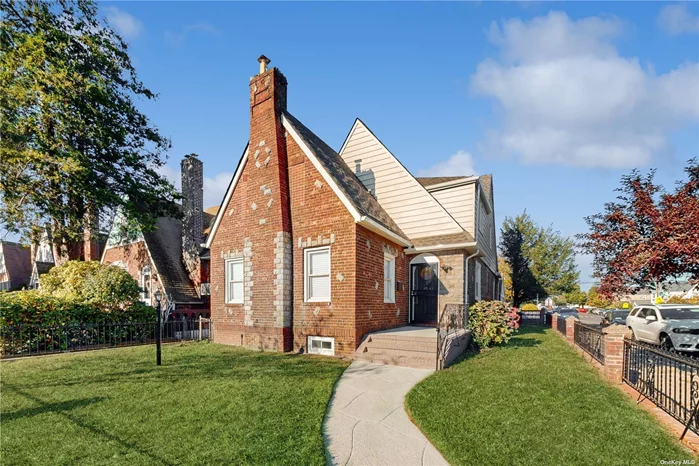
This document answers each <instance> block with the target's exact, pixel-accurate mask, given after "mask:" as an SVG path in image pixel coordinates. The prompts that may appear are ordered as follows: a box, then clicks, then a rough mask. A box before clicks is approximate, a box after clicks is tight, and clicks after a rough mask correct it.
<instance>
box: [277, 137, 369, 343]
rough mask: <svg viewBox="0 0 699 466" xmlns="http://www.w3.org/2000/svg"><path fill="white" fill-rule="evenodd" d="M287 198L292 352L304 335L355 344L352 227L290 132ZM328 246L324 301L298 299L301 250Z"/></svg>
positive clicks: (300, 296)
mask: <svg viewBox="0 0 699 466" xmlns="http://www.w3.org/2000/svg"><path fill="white" fill-rule="evenodd" d="M287 154H288V156H289V163H288V166H289V199H290V206H291V223H292V234H293V237H292V250H293V256H292V258H293V276H292V278H293V334H294V344H293V348H294V350H295V351H307V348H306V345H307V337H308V336H309V335H310V336H327V337H334V338H335V354H336V355H344V356H347V355H351V354H352V353H353V352H354V350H355V348H356V345H355V341H356V337H355V329H354V325H355V315H354V311H355V305H356V302H355V284H356V269H355V263H356V247H355V243H356V234H357V233H356V226H355V223H354V219H353V218H352V216H351V215H350V213H349V212H348V211H347V208H346V207H345V206H344V205H343V204H342V202H341V201H340V199H339V198H338V197H337V196H336V195H335V193H334V192H333V190H332V188H331V187H330V186H328V185H327V184H326V183H325V180H324V179H323V177H322V175H321V174H320V173H319V172H318V170H316V168H315V167H314V166H313V163H312V162H311V161H310V160H309V159H308V158H307V157H306V155H305V154H304V153H303V152H302V151H301V149H300V148H299V146H298V145H297V144H296V142H295V141H294V140H293V138H291V137H290V136H289V137H287ZM317 246H329V247H330V299H331V302H330V303H318V302H312V303H305V302H304V276H303V262H304V250H305V249H307V248H312V247H317Z"/></svg>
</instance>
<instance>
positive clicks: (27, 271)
mask: <svg viewBox="0 0 699 466" xmlns="http://www.w3.org/2000/svg"><path fill="white" fill-rule="evenodd" d="M31 274H32V259H31V251H30V249H29V247H28V246H25V245H23V244H19V243H14V242H12V241H0V292H1V291H15V290H19V289H22V288H26V287H27V286H29V279H30V277H31Z"/></svg>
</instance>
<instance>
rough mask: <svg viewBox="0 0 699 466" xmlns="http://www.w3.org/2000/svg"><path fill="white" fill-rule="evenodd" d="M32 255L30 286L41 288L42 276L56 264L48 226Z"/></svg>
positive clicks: (42, 232)
mask: <svg viewBox="0 0 699 466" xmlns="http://www.w3.org/2000/svg"><path fill="white" fill-rule="evenodd" d="M34 249H35V251H34V253H33V257H32V275H31V279H30V283H29V287H30V288H33V289H37V288H39V285H40V280H41V276H42V275H43V274H45V273H46V272H48V271H49V270H51V269H52V268H53V266H54V265H55V264H56V261H55V260H54V257H53V248H52V247H51V232H50V230H49V228H48V227H44V229H43V230H42V231H41V236H40V237H39V244H36V245H34Z"/></svg>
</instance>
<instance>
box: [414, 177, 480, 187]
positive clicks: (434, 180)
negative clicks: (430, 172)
mask: <svg viewBox="0 0 699 466" xmlns="http://www.w3.org/2000/svg"><path fill="white" fill-rule="evenodd" d="M466 178H469V176H426V177H421V178H416V180H417V181H418V182H419V183H420V184H421V185H423V186H424V187H428V186H433V185H436V184H442V183H447V182H449V181H456V180H465V179H466Z"/></svg>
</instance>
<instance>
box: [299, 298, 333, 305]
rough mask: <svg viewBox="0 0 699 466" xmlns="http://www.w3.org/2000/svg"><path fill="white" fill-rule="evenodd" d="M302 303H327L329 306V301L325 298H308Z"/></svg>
mask: <svg viewBox="0 0 699 466" xmlns="http://www.w3.org/2000/svg"><path fill="white" fill-rule="evenodd" d="M304 303H327V304H330V303H331V301H330V300H329V299H327V298H315V299H314V298H310V299H307V300H305V301H304Z"/></svg>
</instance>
